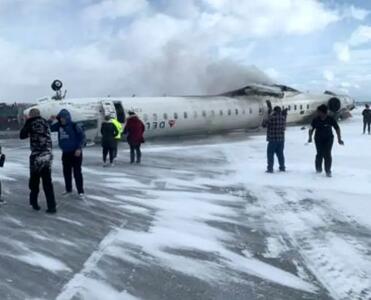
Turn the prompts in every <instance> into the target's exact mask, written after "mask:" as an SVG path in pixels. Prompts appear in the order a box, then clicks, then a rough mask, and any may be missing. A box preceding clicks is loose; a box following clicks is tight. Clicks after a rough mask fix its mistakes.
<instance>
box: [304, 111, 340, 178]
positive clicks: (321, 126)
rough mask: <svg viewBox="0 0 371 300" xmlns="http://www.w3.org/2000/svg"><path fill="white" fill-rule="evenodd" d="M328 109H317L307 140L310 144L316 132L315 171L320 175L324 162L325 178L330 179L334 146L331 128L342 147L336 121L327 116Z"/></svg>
mask: <svg viewBox="0 0 371 300" xmlns="http://www.w3.org/2000/svg"><path fill="white" fill-rule="evenodd" d="M327 112H328V108H327V106H326V105H324V104H323V105H321V106H319V107H318V108H317V114H318V116H317V117H316V118H314V119H313V121H312V127H311V129H310V130H309V140H308V142H309V143H311V142H312V137H313V133H314V131H315V132H316V134H315V137H314V140H315V144H316V148H317V156H316V171H317V173H322V163H323V160H324V161H325V171H326V176H327V177H331V176H332V173H331V166H332V155H331V151H332V146H333V144H334V135H333V133H332V128H334V129H335V131H336V135H337V138H338V142H339V144H340V145H344V142H343V140H342V139H341V131H340V127H339V125H338V123H337V122H336V120H335V119H334V118H333V117H331V116H329V115H328V114H327Z"/></svg>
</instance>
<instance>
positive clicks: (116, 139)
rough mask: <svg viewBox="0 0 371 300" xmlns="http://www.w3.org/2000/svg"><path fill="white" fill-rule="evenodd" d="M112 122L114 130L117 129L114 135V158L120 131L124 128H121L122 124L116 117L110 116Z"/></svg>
mask: <svg viewBox="0 0 371 300" xmlns="http://www.w3.org/2000/svg"><path fill="white" fill-rule="evenodd" d="M112 124H113V125H114V126H115V127H116V130H117V134H116V136H115V149H114V153H113V158H116V157H117V153H118V147H119V143H120V141H121V137H122V133H123V131H124V130H123V128H122V124H121V123H120V122H119V120H117V119H116V118H112Z"/></svg>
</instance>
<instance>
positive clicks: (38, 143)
mask: <svg viewBox="0 0 371 300" xmlns="http://www.w3.org/2000/svg"><path fill="white" fill-rule="evenodd" d="M117 123H118V124H117ZM51 132H57V133H58V143H59V147H60V149H61V150H62V166H63V177H64V183H65V191H64V193H63V195H64V196H68V195H71V194H72V177H74V179H75V185H76V189H77V193H78V196H79V198H81V199H84V198H85V192H84V179H83V174H82V163H83V148H84V146H85V144H86V142H85V140H86V139H85V133H84V130H83V128H82V127H81V126H80V125H79V124H77V123H75V122H73V120H72V118H71V114H70V113H69V111H67V110H66V109H63V110H61V111H60V112H59V114H58V115H57V116H52V117H51V118H50V120H46V119H44V118H42V117H41V115H40V111H39V110H38V109H31V110H30V112H29V115H28V118H27V120H26V122H25V125H24V126H23V128H22V129H21V131H20V138H21V139H27V138H29V139H30V148H31V155H30V160H29V162H30V179H29V189H30V198H29V201H30V205H31V207H32V208H33V209H34V210H36V211H39V210H40V209H41V207H40V206H39V204H38V195H39V192H40V181H42V186H43V189H44V193H45V198H46V202H47V210H46V212H47V213H49V214H55V213H56V212H57V205H56V199H55V193H54V187H53V181H52V162H53V153H52V138H51ZM101 132H102V147H103V161H104V163H106V161H107V155H108V154H109V160H110V163H111V165H112V163H113V160H114V158H115V157H116V156H117V143H118V140H121V136H122V134H123V133H124V134H126V135H127V140H128V143H129V145H130V159H131V163H134V162H137V163H140V162H141V150H140V145H141V144H142V143H143V142H144V138H143V133H144V124H143V123H142V121H140V119H139V118H138V117H137V116H136V115H135V113H134V112H129V118H128V120H127V122H126V126H125V128H124V129H123V128H122V125H121V124H120V123H119V122H118V121H117V120H115V119H113V118H111V117H107V118H106V120H105V122H104V123H103V124H102V127H101Z"/></svg>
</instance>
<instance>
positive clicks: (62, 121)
mask: <svg viewBox="0 0 371 300" xmlns="http://www.w3.org/2000/svg"><path fill="white" fill-rule="evenodd" d="M51 120H52V121H53V123H52V124H51V131H52V132H58V142H59V147H60V148H61V150H62V153H63V154H62V164H63V176H64V182H65V187H66V190H65V192H64V194H65V195H69V194H71V193H72V171H73V176H74V178H75V183H76V188H77V192H78V194H79V196H80V198H84V195H85V194H84V180H83V175H82V171H81V166H82V160H83V155H82V154H83V153H82V149H83V147H84V145H85V133H84V130H83V129H82V128H81V127H80V126H79V125H78V124H76V123H75V122H73V121H72V119H71V114H70V112H69V111H68V110H66V109H62V110H61V111H60V112H59V114H58V115H57V116H56V117H55V116H54V117H51Z"/></svg>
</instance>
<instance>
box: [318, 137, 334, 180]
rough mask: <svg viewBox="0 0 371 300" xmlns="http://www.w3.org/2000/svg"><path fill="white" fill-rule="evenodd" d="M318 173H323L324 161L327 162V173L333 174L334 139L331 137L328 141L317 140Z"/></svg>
mask: <svg viewBox="0 0 371 300" xmlns="http://www.w3.org/2000/svg"><path fill="white" fill-rule="evenodd" d="M315 142H316V148H317V156H316V171H317V172H322V164H323V160H324V161H325V171H326V173H331V166H332V156H331V151H332V146H333V144H334V137H329V138H327V139H316V140H315Z"/></svg>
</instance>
